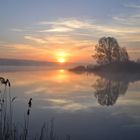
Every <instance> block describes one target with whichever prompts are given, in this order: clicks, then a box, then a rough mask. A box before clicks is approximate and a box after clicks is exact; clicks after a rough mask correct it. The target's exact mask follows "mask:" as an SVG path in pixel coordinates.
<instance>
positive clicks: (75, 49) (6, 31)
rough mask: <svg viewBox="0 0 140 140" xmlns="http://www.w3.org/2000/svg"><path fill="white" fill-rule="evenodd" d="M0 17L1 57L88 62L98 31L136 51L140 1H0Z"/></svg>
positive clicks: (132, 52) (139, 38)
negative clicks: (62, 55) (59, 55)
mask: <svg viewBox="0 0 140 140" xmlns="http://www.w3.org/2000/svg"><path fill="white" fill-rule="evenodd" d="M0 19H1V22H0V50H1V51H0V53H1V57H6V58H20V59H22V58H24V59H25V58H26V59H41V60H42V59H43V60H44V59H45V60H49V61H56V57H57V54H60V53H59V52H63V53H65V54H67V58H66V59H68V61H73V60H74V58H75V57H76V58H77V61H85V60H86V61H89V60H91V55H92V53H91V52H92V46H94V45H95V44H96V43H97V41H98V39H99V38H100V37H102V36H113V37H115V38H117V39H118V42H119V43H120V45H121V46H123V47H126V48H127V49H128V51H129V53H130V55H131V57H132V58H137V57H138V56H139V53H140V48H139V47H140V1H139V0H12V1H11V0H3V1H1V2H0ZM30 52H32V53H30ZM72 53H73V55H71V54H72ZM61 54H62V53H61ZM83 54H85V56H83V57H81V56H82V55H83ZM65 57H66V56H65Z"/></svg>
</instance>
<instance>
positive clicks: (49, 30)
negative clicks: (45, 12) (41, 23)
mask: <svg viewBox="0 0 140 140" xmlns="http://www.w3.org/2000/svg"><path fill="white" fill-rule="evenodd" d="M73 30H74V29H72V28H67V27H62V26H54V27H52V28H51V29H48V30H42V31H39V32H42V33H43V32H70V31H73Z"/></svg>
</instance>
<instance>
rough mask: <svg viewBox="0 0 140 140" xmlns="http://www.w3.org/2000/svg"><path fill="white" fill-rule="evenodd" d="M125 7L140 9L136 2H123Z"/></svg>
mask: <svg viewBox="0 0 140 140" xmlns="http://www.w3.org/2000/svg"><path fill="white" fill-rule="evenodd" d="M124 6H125V7H128V8H138V9H140V5H139V4H138V5H137V4H132V3H131V4H124Z"/></svg>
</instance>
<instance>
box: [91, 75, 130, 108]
mask: <svg viewBox="0 0 140 140" xmlns="http://www.w3.org/2000/svg"><path fill="white" fill-rule="evenodd" d="M128 85H129V82H128V81H113V80H110V79H105V78H102V77H100V78H98V79H97V80H96V83H95V84H94V85H92V86H93V87H94V88H95V97H96V98H97V100H98V103H99V104H100V105H106V106H109V105H114V104H115V103H116V101H117V99H118V97H119V96H120V95H124V94H125V92H126V91H127V89H128Z"/></svg>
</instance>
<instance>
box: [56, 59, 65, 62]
mask: <svg viewBox="0 0 140 140" xmlns="http://www.w3.org/2000/svg"><path fill="white" fill-rule="evenodd" d="M57 61H58V62H59V63H65V62H66V60H65V58H58V60H57Z"/></svg>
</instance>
